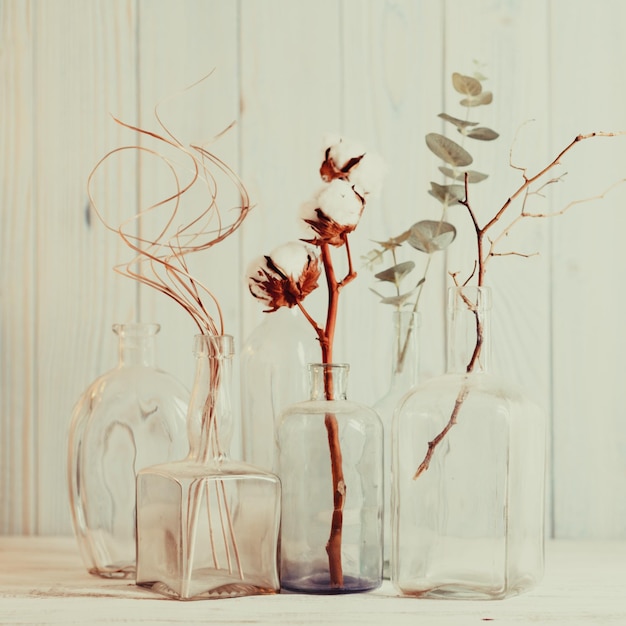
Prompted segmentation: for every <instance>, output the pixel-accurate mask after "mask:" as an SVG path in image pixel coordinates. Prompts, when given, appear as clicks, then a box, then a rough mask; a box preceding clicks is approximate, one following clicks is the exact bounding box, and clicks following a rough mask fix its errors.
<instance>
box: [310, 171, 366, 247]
mask: <svg viewBox="0 0 626 626" xmlns="http://www.w3.org/2000/svg"><path fill="white" fill-rule="evenodd" d="M364 206H365V201H364V200H363V198H362V197H361V196H360V195H359V194H358V193H357V192H356V191H355V190H354V189H353V188H352V185H351V184H350V183H349V182H347V181H346V180H341V179H338V178H336V179H334V180H332V181H331V182H330V183H329V184H328V185H325V186H324V187H322V189H320V191H319V192H318V194H317V196H316V197H315V198H314V199H313V200H311V201H309V202H306V203H305V204H303V205H302V207H301V209H300V217H301V218H302V220H303V221H304V222H305V223H306V224H307V225H308V226H309V227H310V228H311V230H312V231H313V233H314V235H313V239H312V243H315V241H316V240H317V241H321V242H326V243H329V244H331V245H333V246H341V245H343V243H344V241H345V236H346V235H347V234H348V233H351V232H352V231H353V230H354V229H355V228H356V225H357V224H358V223H359V220H360V219H361V214H362V213H363V207H364Z"/></svg>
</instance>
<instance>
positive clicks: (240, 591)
mask: <svg viewBox="0 0 626 626" xmlns="http://www.w3.org/2000/svg"><path fill="white" fill-rule="evenodd" d="M214 584H215V586H211V587H209V588H204V589H195V590H193V591H192V592H191V593H190V594H189V595H182V594H181V593H180V592H178V591H176V590H175V589H172V588H171V587H170V586H168V585H167V584H165V583H163V582H159V581H157V582H141V583H137V585H138V586H139V587H144V588H145V589H149V590H150V591H153V592H155V593H158V594H160V595H162V596H167V597H169V598H174V599H176V600H212V599H215V600H217V599H222V598H241V597H244V596H259V595H273V594H276V593H279V590H277V589H275V588H272V587H266V586H262V585H254V584H252V583H249V582H244V581H241V580H234V581H232V582H223V581H222V582H220V583H215V582H214Z"/></svg>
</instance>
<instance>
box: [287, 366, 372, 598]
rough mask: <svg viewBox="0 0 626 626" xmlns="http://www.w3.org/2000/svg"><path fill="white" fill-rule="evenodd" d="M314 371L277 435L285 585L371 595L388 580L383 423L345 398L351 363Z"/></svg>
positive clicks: (295, 588)
mask: <svg viewBox="0 0 626 626" xmlns="http://www.w3.org/2000/svg"><path fill="white" fill-rule="evenodd" d="M309 367H310V372H311V396H310V398H311V399H310V400H308V401H306V402H300V403H298V404H295V405H292V406H291V407H289V408H287V409H286V411H285V412H284V413H283V417H282V419H281V424H280V427H279V429H278V444H279V452H278V454H279V472H280V477H281V481H282V486H283V499H282V525H281V585H282V587H283V588H284V589H287V590H290V591H298V592H304V593H328V594H332V593H354V592H359V591H369V590H371V589H375V588H377V587H378V586H379V585H380V584H381V581H382V507H383V470H382V457H383V449H382V448H383V440H382V424H381V422H380V419H379V417H378V415H377V414H376V412H375V411H374V410H373V409H371V408H369V407H366V406H364V405H362V404H357V403H355V402H350V401H349V400H347V399H346V385H347V375H348V366H347V365H343V364H341V365H340V364H313V365H310V366H309Z"/></svg>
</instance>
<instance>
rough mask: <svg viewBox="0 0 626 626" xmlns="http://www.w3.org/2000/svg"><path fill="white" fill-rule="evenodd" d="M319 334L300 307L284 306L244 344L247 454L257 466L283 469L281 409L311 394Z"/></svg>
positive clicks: (243, 406)
mask: <svg viewBox="0 0 626 626" xmlns="http://www.w3.org/2000/svg"><path fill="white" fill-rule="evenodd" d="M314 335H315V333H313V332H312V328H311V325H310V324H309V323H308V322H307V321H306V320H305V319H304V317H303V316H302V314H301V312H300V311H299V310H297V309H288V308H285V307H282V308H280V309H278V310H277V311H275V312H273V313H271V314H269V315H266V316H265V319H264V320H263V321H262V322H261V324H259V325H258V326H257V327H256V328H255V329H254V330H253V331H252V333H251V334H250V336H249V337H248V338H247V339H246V341H245V343H244V346H243V349H242V351H241V356H240V359H239V362H240V374H241V376H240V381H241V418H242V440H243V458H244V460H245V461H247V462H248V463H251V464H252V465H256V466H257V467H262V468H263V469H266V470H268V471H276V470H277V459H276V431H277V429H278V422H279V418H280V414H281V413H282V411H283V410H284V409H285V408H287V407H288V406H289V405H290V404H295V403H296V402H300V400H302V398H306V397H307V393H308V390H309V378H308V370H307V366H308V364H309V363H311V362H312V361H313V360H314V359H315V358H316V356H315V355H317V354H319V344H318V343H317V342H316V341H315V337H314ZM318 358H319V357H318Z"/></svg>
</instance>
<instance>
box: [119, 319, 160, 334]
mask: <svg viewBox="0 0 626 626" xmlns="http://www.w3.org/2000/svg"><path fill="white" fill-rule="evenodd" d="M160 330H161V325H160V324H156V323H153V322H131V323H124V324H113V332H114V333H115V334H116V335H118V336H120V337H139V336H142V337H146V336H147V337H151V336H153V335H156V334H157V333H158V332H159V331H160Z"/></svg>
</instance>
